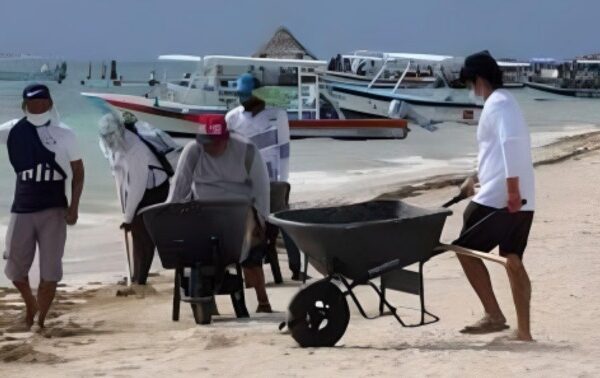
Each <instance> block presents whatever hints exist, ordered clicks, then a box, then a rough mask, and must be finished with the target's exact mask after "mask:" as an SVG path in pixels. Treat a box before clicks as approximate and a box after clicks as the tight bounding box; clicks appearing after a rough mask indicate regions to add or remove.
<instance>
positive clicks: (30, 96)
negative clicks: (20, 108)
mask: <svg viewBox="0 0 600 378" xmlns="http://www.w3.org/2000/svg"><path fill="white" fill-rule="evenodd" d="M51 98H52V97H50V89H48V87H47V86H45V85H44V84H31V85H28V86H26V87H25V89H23V100H34V99H46V100H50V99H51Z"/></svg>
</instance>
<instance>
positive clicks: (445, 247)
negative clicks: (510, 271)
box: [435, 243, 506, 267]
mask: <svg viewBox="0 0 600 378" xmlns="http://www.w3.org/2000/svg"><path fill="white" fill-rule="evenodd" d="M435 251H439V252H445V251H452V252H454V253H456V254H458V255H463V256H469V257H476V258H479V259H482V260H487V261H491V262H495V263H497V264H500V265H502V266H504V267H506V258H504V257H502V256H496V255H492V254H490V253H483V252H479V251H474V250H472V249H468V248H464V247H461V246H459V245H454V244H443V243H440V244H439V245H438V246H437V247H436V248H435Z"/></svg>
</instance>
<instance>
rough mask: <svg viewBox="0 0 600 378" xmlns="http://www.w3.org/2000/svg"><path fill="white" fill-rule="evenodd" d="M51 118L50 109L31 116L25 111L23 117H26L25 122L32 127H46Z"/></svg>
mask: <svg viewBox="0 0 600 378" xmlns="http://www.w3.org/2000/svg"><path fill="white" fill-rule="evenodd" d="M52 116H53V112H52V109H50V110H48V111H47V112H44V113H40V114H32V113H29V112H28V111H27V110H26V111H25V117H27V120H28V121H29V122H30V123H31V124H32V125H34V126H44V125H46V124H47V123H48V122H50V120H52Z"/></svg>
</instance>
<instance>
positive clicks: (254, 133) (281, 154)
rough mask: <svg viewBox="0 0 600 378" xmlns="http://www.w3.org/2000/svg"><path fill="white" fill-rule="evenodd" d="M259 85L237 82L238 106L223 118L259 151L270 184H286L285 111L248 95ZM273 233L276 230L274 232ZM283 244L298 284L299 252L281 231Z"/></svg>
mask: <svg viewBox="0 0 600 378" xmlns="http://www.w3.org/2000/svg"><path fill="white" fill-rule="evenodd" d="M259 86H260V83H259V82H258V80H257V79H256V78H255V77H254V76H252V75H251V74H249V73H246V74H243V75H241V76H240V77H239V78H238V79H237V88H236V89H237V94H238V97H239V99H240V106H238V107H236V108H234V109H232V110H231V111H229V112H228V113H227V115H226V116H225V120H226V122H227V127H228V128H229V130H231V132H233V133H235V134H239V135H242V136H244V137H246V138H247V139H249V140H250V141H251V142H252V143H254V145H256V147H257V148H258V150H259V151H260V155H261V157H262V158H263V160H264V162H265V164H266V167H267V172H268V174H269V179H270V180H271V182H276V181H279V182H281V181H283V182H287V181H288V179H289V172H290V126H289V123H288V117H287V112H286V111H285V110H283V109H279V108H273V107H268V106H266V104H265V102H264V101H263V100H262V99H260V98H258V97H256V96H254V95H253V94H252V93H253V91H254V90H256V89H258V88H259ZM275 232H277V230H276V229H275ZM281 234H282V236H283V241H284V244H285V248H286V250H287V254H288V265H289V268H290V271H291V272H292V280H294V281H301V280H303V278H308V277H303V275H304V273H302V272H301V259H300V250H299V249H298V247H297V246H296V245H295V244H294V242H293V241H292V239H291V238H290V237H289V235H288V234H287V233H286V232H284V231H283V230H282V233H281Z"/></svg>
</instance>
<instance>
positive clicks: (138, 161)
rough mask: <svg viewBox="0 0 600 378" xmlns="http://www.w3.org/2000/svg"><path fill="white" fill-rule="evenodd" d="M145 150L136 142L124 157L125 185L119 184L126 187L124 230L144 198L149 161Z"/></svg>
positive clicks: (140, 143)
mask: <svg viewBox="0 0 600 378" xmlns="http://www.w3.org/2000/svg"><path fill="white" fill-rule="evenodd" d="M146 149H147V147H146V146H145V145H143V143H142V142H141V141H140V142H137V141H136V144H134V145H133V146H131V147H130V151H129V152H128V155H127V156H126V157H125V159H126V163H127V169H126V172H125V175H126V176H125V177H126V180H127V183H121V185H127V199H126V202H125V206H124V209H123V213H124V223H125V224H124V225H122V227H124V228H126V229H127V227H128V226H126V225H129V224H131V223H132V222H133V218H135V215H136V210H137V209H138V207H139V205H140V202H142V199H143V198H144V193H146V186H147V183H148V175H149V173H150V169H149V165H150V161H149V160H148V158H149V156H150V155H149V154H148V153H145V150H146ZM119 189H120V188H119ZM120 190H121V189H120ZM121 192H122V190H121Z"/></svg>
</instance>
